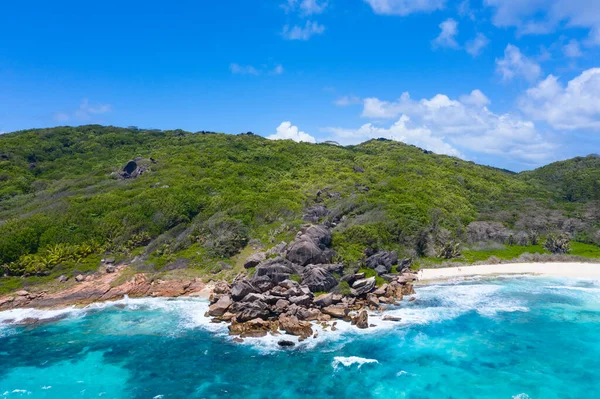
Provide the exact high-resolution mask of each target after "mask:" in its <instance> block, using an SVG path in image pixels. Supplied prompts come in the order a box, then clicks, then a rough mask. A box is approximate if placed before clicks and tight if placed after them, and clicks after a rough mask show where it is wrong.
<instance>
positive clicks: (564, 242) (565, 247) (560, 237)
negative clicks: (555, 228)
mask: <svg viewBox="0 0 600 399" xmlns="http://www.w3.org/2000/svg"><path fill="white" fill-rule="evenodd" d="M544 248H545V249H546V250H548V251H550V252H551V253H553V254H566V253H569V252H570V251H571V238H570V237H569V236H568V235H567V234H564V233H563V234H551V235H549V236H548V237H547V238H546V241H545V242H544Z"/></svg>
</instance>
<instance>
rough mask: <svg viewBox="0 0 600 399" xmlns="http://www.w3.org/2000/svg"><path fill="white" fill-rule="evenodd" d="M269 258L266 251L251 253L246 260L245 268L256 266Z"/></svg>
mask: <svg viewBox="0 0 600 399" xmlns="http://www.w3.org/2000/svg"><path fill="white" fill-rule="evenodd" d="M266 258H267V256H266V254H265V253H264V252H257V253H255V254H252V255H250V256H249V257H248V258H246V260H245V261H244V268H246V269H250V268H251V267H256V266H258V264H259V263H260V262H263V261H264V260H265V259H266Z"/></svg>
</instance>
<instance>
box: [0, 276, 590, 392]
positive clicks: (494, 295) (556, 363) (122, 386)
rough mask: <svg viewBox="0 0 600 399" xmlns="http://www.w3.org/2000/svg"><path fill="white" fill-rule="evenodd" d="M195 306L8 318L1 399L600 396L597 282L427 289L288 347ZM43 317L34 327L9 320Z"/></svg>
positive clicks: (126, 304) (3, 326) (179, 302)
mask: <svg viewBox="0 0 600 399" xmlns="http://www.w3.org/2000/svg"><path fill="white" fill-rule="evenodd" d="M207 305H208V304H207V303H206V302H204V301H202V300H193V299H176V300H167V299H138V300H134V299H131V300H129V299H125V300H123V301H119V302H115V303H112V304H97V305H94V306H91V307H89V308H86V309H65V310H53V311H39V310H28V309H24V310H17V311H10V312H0V398H4V397H6V398H25V397H26V398H98V397H102V398H149V399H152V398H154V399H159V398H507V399H510V398H519V399H525V398H600V376H599V374H600V282H599V281H592V280H565V279H549V278H538V277H507V278H495V279H471V280H466V281H458V282H449V283H444V284H439V285H429V286H420V287H417V295H416V300H415V301H414V302H408V301H405V302H404V303H403V304H402V306H401V307H399V308H396V309H393V310H390V311H388V312H387V313H389V314H393V315H395V316H400V317H402V318H403V320H402V322H400V323H397V322H388V321H385V322H384V321H382V320H381V316H371V317H370V321H371V322H372V323H374V324H377V327H376V328H371V329H368V330H364V331H358V330H356V329H354V328H352V327H349V326H347V325H345V324H344V323H338V324H339V327H340V328H339V330H338V331H336V332H320V333H319V337H318V338H317V339H316V340H311V341H309V342H303V343H301V344H299V345H297V346H296V347H295V348H293V349H291V350H281V349H279V348H278V347H277V344H276V343H277V340H278V338H275V337H272V338H266V339H253V340H246V341H245V342H244V343H243V344H236V343H234V342H232V341H231V339H230V338H229V337H228V336H227V335H226V328H225V327H224V326H223V325H218V324H211V323H209V322H208V320H207V319H205V318H204V317H203V314H204V311H205V310H206V308H207ZM28 317H37V318H46V319H48V320H46V322H45V323H43V324H37V325H30V326H15V325H11V324H7V323H6V322H7V321H10V320H22V319H25V318H28Z"/></svg>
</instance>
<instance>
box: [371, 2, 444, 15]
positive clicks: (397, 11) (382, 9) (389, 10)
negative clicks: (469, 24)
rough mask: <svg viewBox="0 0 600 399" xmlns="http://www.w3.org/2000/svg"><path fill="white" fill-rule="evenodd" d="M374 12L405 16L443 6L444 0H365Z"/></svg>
mask: <svg viewBox="0 0 600 399" xmlns="http://www.w3.org/2000/svg"><path fill="white" fill-rule="evenodd" d="M365 1H366V2H367V3H368V4H369V5H370V6H371V8H372V9H373V11H374V12H375V13H376V14H384V15H400V16H405V15H409V14H412V13H416V12H432V11H435V10H439V9H442V8H444V5H445V4H446V0H365Z"/></svg>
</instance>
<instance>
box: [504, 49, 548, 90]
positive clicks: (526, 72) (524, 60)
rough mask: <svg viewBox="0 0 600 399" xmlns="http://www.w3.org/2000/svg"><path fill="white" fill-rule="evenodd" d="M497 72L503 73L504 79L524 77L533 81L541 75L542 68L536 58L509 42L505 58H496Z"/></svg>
mask: <svg viewBox="0 0 600 399" xmlns="http://www.w3.org/2000/svg"><path fill="white" fill-rule="evenodd" d="M496 72H497V73H498V74H500V75H502V80H504V81H509V80H512V79H513V78H515V77H523V78H525V79H527V80H528V81H530V82H533V81H536V80H537V79H538V78H539V76H540V75H541V73H542V68H541V67H540V66H539V64H537V63H536V62H535V61H534V60H532V59H531V58H528V57H526V56H525V55H523V53H521V50H519V48H518V47H517V46H514V45H512V44H509V45H507V46H506V49H505V50H504V58H502V59H496Z"/></svg>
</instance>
